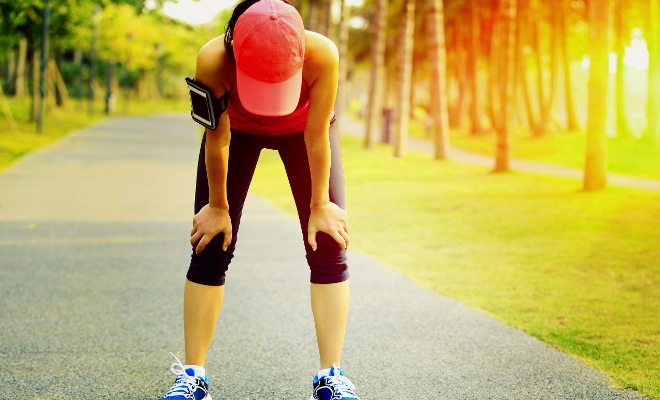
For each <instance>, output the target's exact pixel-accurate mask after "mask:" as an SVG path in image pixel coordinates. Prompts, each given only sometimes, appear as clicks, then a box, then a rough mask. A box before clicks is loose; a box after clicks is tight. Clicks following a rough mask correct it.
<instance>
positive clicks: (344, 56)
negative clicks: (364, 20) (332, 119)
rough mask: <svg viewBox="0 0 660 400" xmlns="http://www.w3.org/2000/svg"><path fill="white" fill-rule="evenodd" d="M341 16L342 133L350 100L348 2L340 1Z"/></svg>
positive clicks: (340, 95)
mask: <svg viewBox="0 0 660 400" xmlns="http://www.w3.org/2000/svg"><path fill="white" fill-rule="evenodd" d="M340 6H341V7H340V8H341V15H340V19H339V29H338V31H339V93H338V96H337V105H336V107H335V109H336V111H337V112H338V113H339V116H338V117H337V119H338V121H337V126H338V129H339V131H340V132H341V126H342V122H343V119H344V117H345V115H344V114H345V112H346V103H347V100H348V93H347V84H348V82H347V80H348V79H347V76H348V28H349V24H348V22H349V18H350V11H349V6H348V4H346V0H340Z"/></svg>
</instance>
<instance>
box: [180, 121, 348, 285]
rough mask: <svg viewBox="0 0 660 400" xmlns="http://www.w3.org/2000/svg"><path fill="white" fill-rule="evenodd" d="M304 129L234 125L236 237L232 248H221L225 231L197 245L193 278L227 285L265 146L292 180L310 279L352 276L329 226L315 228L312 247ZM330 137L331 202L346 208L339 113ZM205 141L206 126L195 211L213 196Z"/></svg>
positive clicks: (231, 181) (231, 195)
mask: <svg viewBox="0 0 660 400" xmlns="http://www.w3.org/2000/svg"><path fill="white" fill-rule="evenodd" d="M303 135H304V133H303V132H296V133H292V134H286V135H280V136H270V135H260V134H254V133H247V132H241V131H237V130H234V129H232V130H231V141H230V145H229V161H228V170H227V200H228V201H229V216H230V217H231V223H232V242H231V244H230V245H229V247H228V248H227V251H224V250H223V249H222V242H223V239H224V233H222V232H220V233H218V234H217V235H216V236H215V237H213V239H212V240H211V241H210V242H209V244H208V245H207V246H206V247H205V248H204V250H203V251H202V252H201V253H199V254H195V249H194V247H193V250H192V255H191V260H190V267H189V268H188V273H187V274H186V277H187V278H188V279H189V280H190V281H192V282H196V283H199V284H203V285H211V286H220V285H224V283H225V273H226V272H227V269H228V268H229V263H230V262H231V259H232V258H233V257H234V249H235V248H236V241H237V240H238V228H239V225H240V221H241V214H242V212H243V204H244V203H245V197H246V196H247V193H248V189H249V187H250V182H251V181H252V177H253V175H254V171H255V168H256V166H257V161H258V160H259V154H260V152H261V149H263V148H268V149H272V150H277V151H278V152H279V154H280V158H281V159H282V162H283V163H284V168H285V170H286V174H287V177H288V180H289V186H290V187H291V192H292V193H293V198H294V200H295V203H296V209H297V210H298V218H299V219H300V228H301V232H302V239H303V244H304V246H305V253H306V259H307V265H309V268H310V271H311V273H310V282H312V283H336V282H342V281H345V280H347V279H348V278H349V273H348V266H347V264H346V260H347V259H346V250H342V249H340V248H339V244H338V243H337V242H336V241H335V240H334V239H333V238H332V237H331V236H330V235H328V234H327V233H325V232H318V233H317V234H316V243H317V249H316V251H313V250H312V248H311V246H310V245H309V243H307V224H308V222H309V216H310V206H309V203H310V201H311V196H312V181H311V176H310V171H309V162H308V160H307V149H306V147H305V141H304V137H303ZM329 138H330V152H331V167H330V185H329V186H330V190H329V197H330V201H331V202H333V203H335V204H337V205H338V206H339V207H340V208H342V209H344V210H345V209H346V208H345V207H346V206H345V191H344V185H345V182H344V171H343V166H342V159H341V149H340V144H339V135H338V132H337V126H336V124H335V119H334V118H333V120H332V121H331V123H330V129H329ZM205 144H206V132H205V133H204V136H203V138H202V144H201V149H200V152H199V161H198V163H197V184H196V189H195V214H197V213H198V212H199V211H200V210H201V209H202V207H204V206H205V205H206V204H208V202H209V186H208V178H207V174H206V161H205Z"/></svg>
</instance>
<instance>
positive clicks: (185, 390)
mask: <svg viewBox="0 0 660 400" xmlns="http://www.w3.org/2000/svg"><path fill="white" fill-rule="evenodd" d="M170 354H172V356H174V358H176V361H177V362H175V363H174V364H172V366H170V371H172V372H173V373H174V375H176V380H175V381H174V385H172V388H171V389H170V390H168V391H167V393H165V396H164V397H161V399H160V400H202V399H204V400H213V399H211V395H210V394H209V377H208V375H207V374H204V376H202V377H196V376H195V371H194V370H193V369H192V368H185V369H184V366H183V364H181V360H179V359H178V358H177V356H175V355H174V354H173V353H170Z"/></svg>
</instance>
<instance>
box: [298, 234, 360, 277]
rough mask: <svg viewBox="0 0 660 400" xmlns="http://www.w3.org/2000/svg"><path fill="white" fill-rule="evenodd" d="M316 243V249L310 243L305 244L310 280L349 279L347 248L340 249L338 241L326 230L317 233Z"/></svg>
mask: <svg viewBox="0 0 660 400" xmlns="http://www.w3.org/2000/svg"><path fill="white" fill-rule="evenodd" d="M316 245H317V248H316V251H314V250H312V247H311V246H310V245H309V243H306V244H305V251H306V256H305V257H306V258H307V265H309V269H310V272H311V275H310V282H312V283H338V282H343V281H345V280H347V279H348V278H349V277H350V275H349V272H348V263H347V261H348V260H347V257H346V250H342V249H340V248H339V244H338V243H337V241H335V240H334V239H333V238H332V236H330V235H328V234H327V233H325V232H317V233H316Z"/></svg>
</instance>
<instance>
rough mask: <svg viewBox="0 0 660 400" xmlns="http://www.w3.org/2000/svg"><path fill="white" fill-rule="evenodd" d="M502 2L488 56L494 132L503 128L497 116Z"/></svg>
mask: <svg viewBox="0 0 660 400" xmlns="http://www.w3.org/2000/svg"><path fill="white" fill-rule="evenodd" d="M500 3H501V1H498V2H497V3H496V5H495V10H494V11H493V30H492V33H491V35H490V48H489V54H488V59H489V62H488V86H487V88H486V89H487V90H486V93H487V96H488V102H487V103H488V117H489V119H490V124H491V128H492V129H493V130H496V131H497V130H500V129H501V128H500V127H499V126H498V124H499V123H500V119H499V118H498V114H497V109H498V104H497V101H498V98H497V95H496V93H497V91H498V90H499V88H498V87H497V82H498V79H499V75H500V74H501V72H502V71H501V70H500V68H501V63H502V57H501V52H502V51H503V50H502V48H501V43H500V42H501V36H502V31H503V29H502V25H503V24H502V21H500V20H499V18H501V16H500V15H499V14H500V9H501V7H502V5H501V4H500Z"/></svg>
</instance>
